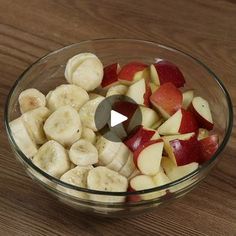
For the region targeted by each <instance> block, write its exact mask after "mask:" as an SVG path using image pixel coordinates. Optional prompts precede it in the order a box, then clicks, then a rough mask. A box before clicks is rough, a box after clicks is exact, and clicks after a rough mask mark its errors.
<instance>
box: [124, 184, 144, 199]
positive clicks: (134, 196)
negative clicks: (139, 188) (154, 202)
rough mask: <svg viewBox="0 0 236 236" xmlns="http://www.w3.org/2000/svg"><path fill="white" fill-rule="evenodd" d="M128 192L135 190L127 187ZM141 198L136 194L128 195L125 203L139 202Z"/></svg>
mask: <svg viewBox="0 0 236 236" xmlns="http://www.w3.org/2000/svg"><path fill="white" fill-rule="evenodd" d="M134 185H135V184H134ZM127 191H128V192H135V191H136V190H134V189H132V188H131V187H130V186H129V187H128V190H127ZM141 200H142V199H141V197H140V195H138V194H135V195H128V196H127V199H126V201H127V202H139V201H141Z"/></svg>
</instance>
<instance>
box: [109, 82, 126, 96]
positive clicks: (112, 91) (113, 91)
mask: <svg viewBox="0 0 236 236" xmlns="http://www.w3.org/2000/svg"><path fill="white" fill-rule="evenodd" d="M127 91H128V86H126V85H123V84H118V85H114V86H112V87H111V88H109V89H108V91H107V94H106V97H110V96H113V95H125V94H126V92H127Z"/></svg>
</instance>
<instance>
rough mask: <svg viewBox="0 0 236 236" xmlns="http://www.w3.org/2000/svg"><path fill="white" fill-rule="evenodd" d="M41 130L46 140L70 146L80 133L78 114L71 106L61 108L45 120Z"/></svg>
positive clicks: (80, 126)
mask: <svg viewBox="0 0 236 236" xmlns="http://www.w3.org/2000/svg"><path fill="white" fill-rule="evenodd" d="M43 129H44V131H45V134H46V136H47V138H48V139H53V140H56V141H57V142H59V143H60V144H62V145H65V146H71V145H72V144H73V143H74V142H76V141H77V140H78V139H79V138H80V136H81V133H82V125H81V121H80V117H79V114H78V112H77V111H76V110H75V109H74V108H73V107H71V106H69V105H67V106H63V107H60V108H58V109H57V110H56V111H54V112H53V113H52V114H51V115H50V116H49V117H48V119H47V120H46V122H45V124H44V126H43Z"/></svg>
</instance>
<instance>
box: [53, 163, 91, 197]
mask: <svg viewBox="0 0 236 236" xmlns="http://www.w3.org/2000/svg"><path fill="white" fill-rule="evenodd" d="M92 169H93V166H86V167H82V166H77V167H75V168H73V169H71V170H69V171H67V172H66V173H65V174H63V175H62V176H61V178H60V180H61V181H63V182H65V183H68V184H71V185H75V186H78V187H81V188H87V176H88V172H89V171H90V170H92ZM57 189H58V190H60V191H62V192H65V193H67V194H70V195H72V196H74V197H78V198H82V199H88V195H87V193H85V192H81V191H76V190H72V189H69V188H66V187H62V186H60V185H58V186H57Z"/></svg>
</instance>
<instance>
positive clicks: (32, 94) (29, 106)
mask: <svg viewBox="0 0 236 236" xmlns="http://www.w3.org/2000/svg"><path fill="white" fill-rule="evenodd" d="M18 102H19V104H20V111H21V113H22V114H23V113H25V112H27V111H30V110H33V109H35V108H38V107H44V106H46V99H45V96H44V95H43V94H42V93H41V92H40V91H39V90H37V89H34V88H30V89H26V90H24V91H23V92H21V94H20V95H19V98H18Z"/></svg>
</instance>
